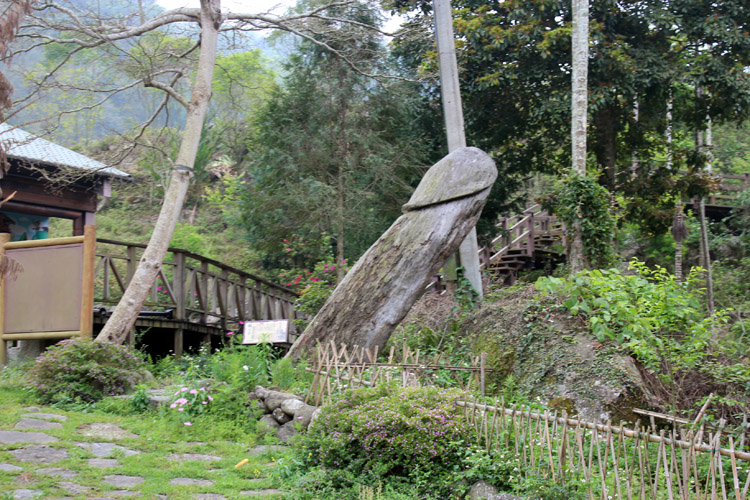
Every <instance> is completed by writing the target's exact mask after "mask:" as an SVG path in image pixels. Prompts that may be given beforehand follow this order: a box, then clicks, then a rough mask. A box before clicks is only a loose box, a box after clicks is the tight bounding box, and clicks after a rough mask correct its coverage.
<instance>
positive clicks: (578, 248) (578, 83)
mask: <svg viewBox="0 0 750 500" xmlns="http://www.w3.org/2000/svg"><path fill="white" fill-rule="evenodd" d="M572 47H573V49H572V51H573V75H572V80H573V81H572V93H573V95H572V99H571V100H572V104H571V106H572V107H571V148H572V149H571V153H572V155H571V156H572V164H573V165H572V166H573V174H577V175H581V176H585V175H586V122H587V115H588V59H589V4H588V0H573V39H572ZM572 229H573V235H572V238H571V243H570V247H569V250H568V263H569V264H570V272H571V274H575V273H577V272H580V271H582V270H583V269H584V267H585V259H584V246H583V235H582V234H581V225H580V223H578V222H577V223H575V224H573V228H572Z"/></svg>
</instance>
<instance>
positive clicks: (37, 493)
mask: <svg viewBox="0 0 750 500" xmlns="http://www.w3.org/2000/svg"><path fill="white" fill-rule="evenodd" d="M11 494H12V495H13V496H12V497H11V498H13V499H15V500H30V499H32V498H41V497H42V495H43V494H44V492H43V491H42V490H29V489H26V488H21V489H19V490H13V491H11Z"/></svg>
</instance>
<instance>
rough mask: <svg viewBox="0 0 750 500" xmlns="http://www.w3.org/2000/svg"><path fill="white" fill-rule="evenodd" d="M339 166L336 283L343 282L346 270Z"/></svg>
mask: <svg viewBox="0 0 750 500" xmlns="http://www.w3.org/2000/svg"><path fill="white" fill-rule="evenodd" d="M343 170H344V169H343V167H341V166H339V178H338V199H337V204H338V206H337V207H336V219H337V223H336V225H337V226H338V227H337V230H336V233H337V234H336V283H337V284H338V283H341V280H343V279H344V275H345V274H346V271H344V172H343Z"/></svg>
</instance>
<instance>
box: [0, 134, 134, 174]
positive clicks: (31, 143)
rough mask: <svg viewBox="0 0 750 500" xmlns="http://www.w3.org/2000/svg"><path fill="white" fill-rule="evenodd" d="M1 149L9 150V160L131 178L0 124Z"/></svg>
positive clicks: (48, 142)
mask: <svg viewBox="0 0 750 500" xmlns="http://www.w3.org/2000/svg"><path fill="white" fill-rule="evenodd" d="M0 147H3V148H7V149H6V152H7V155H8V158H16V159H19V160H26V161H28V162H31V163H44V164H47V165H56V166H58V167H69V168H77V169H80V170H87V171H90V172H93V173H95V174H98V175H106V176H111V177H130V175H129V174H127V173H125V172H123V171H122V170H118V169H116V168H114V167H108V166H106V165H105V164H104V163H101V162H99V161H96V160H93V159H91V158H89V157H87V156H84V155H82V154H80V153H76V152H75V151H71V150H70V149H68V148H64V147H62V146H59V145H57V144H55V143H53V142H50V141H47V140H45V139H42V138H40V137H35V136H34V135H32V134H30V133H28V132H25V131H23V130H21V129H20V128H14V127H12V126H11V125H8V124H7V123H0Z"/></svg>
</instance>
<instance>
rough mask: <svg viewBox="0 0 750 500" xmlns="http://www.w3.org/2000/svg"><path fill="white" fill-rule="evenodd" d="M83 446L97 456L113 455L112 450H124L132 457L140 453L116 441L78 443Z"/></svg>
mask: <svg viewBox="0 0 750 500" xmlns="http://www.w3.org/2000/svg"><path fill="white" fill-rule="evenodd" d="M76 444H77V445H78V446H80V447H81V448H83V449H85V450H88V451H90V452H91V453H92V454H94V455H96V456H97V457H106V456H108V455H111V454H112V452H114V451H115V450H120V451H122V453H123V455H124V456H126V457H131V456H133V455H138V454H139V453H140V452H139V451H135V450H131V449H128V448H125V447H124V446H120V445H118V444H114V443H76Z"/></svg>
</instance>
